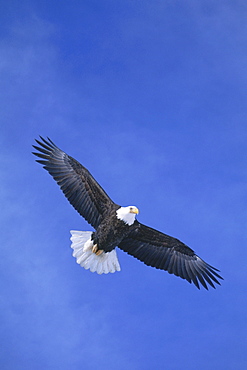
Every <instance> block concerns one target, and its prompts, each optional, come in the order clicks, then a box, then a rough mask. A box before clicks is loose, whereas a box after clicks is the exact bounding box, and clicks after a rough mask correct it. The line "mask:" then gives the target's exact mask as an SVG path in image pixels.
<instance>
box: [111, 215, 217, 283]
mask: <svg viewBox="0 0 247 370" xmlns="http://www.w3.org/2000/svg"><path fill="white" fill-rule="evenodd" d="M118 247H119V248H120V249H122V250H123V251H125V252H127V253H129V254H130V255H132V256H134V257H136V258H138V259H139V260H140V261H142V262H144V263H145V264H146V265H148V266H152V267H156V268H157V269H161V270H166V271H168V272H169V274H174V275H176V276H180V277H181V278H182V279H186V280H187V281H188V282H189V283H191V282H193V283H194V284H195V286H196V287H197V288H198V289H200V285H199V283H201V285H202V286H203V287H204V288H205V289H208V287H207V283H208V284H209V285H211V286H212V287H213V288H215V286H214V283H217V284H219V285H220V283H219V281H218V280H217V278H219V279H222V277H221V276H220V275H219V274H217V272H216V271H219V270H217V269H215V268H214V267H212V266H210V265H208V264H207V263H206V262H204V261H203V260H202V259H201V258H200V257H198V256H197V255H196V254H195V253H194V251H193V250H192V249H190V248H189V247H187V246H186V245H185V244H184V243H182V242H180V241H179V240H178V239H175V238H173V237H171V236H169V235H166V234H163V233H161V232H159V231H157V230H154V229H152V228H150V227H148V226H145V225H142V224H141V223H139V222H138V221H136V228H135V229H134V230H133V231H132V232H131V233H130V234H129V235H128V237H127V238H125V239H124V240H123V241H122V242H121V243H120V244H119V245H118ZM213 282H214V283H213Z"/></svg>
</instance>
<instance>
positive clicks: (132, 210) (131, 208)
mask: <svg viewBox="0 0 247 370" xmlns="http://www.w3.org/2000/svg"><path fill="white" fill-rule="evenodd" d="M130 213H135V214H136V215H138V213H139V209H138V208H137V207H130Z"/></svg>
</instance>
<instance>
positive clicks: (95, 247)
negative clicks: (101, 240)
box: [92, 244, 98, 254]
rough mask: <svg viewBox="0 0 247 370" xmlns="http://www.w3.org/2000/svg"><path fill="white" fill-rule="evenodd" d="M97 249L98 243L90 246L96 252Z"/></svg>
mask: <svg viewBox="0 0 247 370" xmlns="http://www.w3.org/2000/svg"><path fill="white" fill-rule="evenodd" d="M97 251H98V245H97V244H94V245H93V248H92V252H93V253H95V254H96V253H97Z"/></svg>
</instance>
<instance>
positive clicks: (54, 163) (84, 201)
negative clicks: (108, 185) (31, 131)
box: [33, 137, 115, 228]
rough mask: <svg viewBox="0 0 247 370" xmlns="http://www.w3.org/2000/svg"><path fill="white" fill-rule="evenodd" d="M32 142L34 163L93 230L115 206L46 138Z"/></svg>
mask: <svg viewBox="0 0 247 370" xmlns="http://www.w3.org/2000/svg"><path fill="white" fill-rule="evenodd" d="M40 138H41V140H36V142H37V144H38V145H39V146H37V145H33V147H34V149H36V150H37V152H35V153H33V154H35V155H36V156H37V157H38V158H41V159H37V162H38V163H40V164H42V165H43V167H44V168H45V169H46V170H47V171H48V172H49V173H50V175H51V176H52V177H53V178H54V180H55V181H56V182H57V183H58V185H59V186H60V188H61V190H62V191H63V193H64V195H65V196H66V198H67V199H68V200H69V202H70V203H71V205H72V206H73V207H74V208H75V209H76V210H77V211H78V212H79V214H80V215H81V216H82V217H84V218H85V219H86V220H87V221H88V222H89V223H90V224H91V225H92V226H93V227H94V228H97V227H98V225H99V224H100V222H101V219H102V216H103V215H104V213H105V212H107V211H108V210H109V208H111V207H112V206H113V205H115V203H114V202H113V201H112V200H111V199H110V198H109V196H108V195H107V194H106V192H105V191H104V190H103V189H102V187H101V186H100V185H99V184H98V183H97V181H96V180H95V179H94V178H93V176H92V175H91V174H90V172H89V171H88V170H87V169H86V168H85V167H83V166H82V165H81V164H80V163H79V162H77V161H76V160H75V159H74V158H72V157H70V156H69V155H67V154H66V153H65V152H63V151H62V150H61V149H59V148H58V147H57V146H56V145H55V144H54V143H53V142H52V141H51V140H50V139H47V140H46V139H44V138H42V137H40Z"/></svg>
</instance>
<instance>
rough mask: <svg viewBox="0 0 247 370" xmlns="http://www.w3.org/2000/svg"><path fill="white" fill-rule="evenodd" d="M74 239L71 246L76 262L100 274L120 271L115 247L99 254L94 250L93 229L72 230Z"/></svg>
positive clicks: (72, 238)
mask: <svg viewBox="0 0 247 370" xmlns="http://www.w3.org/2000/svg"><path fill="white" fill-rule="evenodd" d="M70 233H71V235H72V236H71V238H70V240H71V241H72V244H71V248H72V249H73V250H74V251H73V256H74V257H75V258H76V262H77V263H78V264H79V265H81V266H82V267H84V268H85V269H86V270H88V269H89V270H90V271H91V272H97V273H98V274H108V273H109V272H112V273H113V272H115V271H120V270H121V269H120V265H119V262H118V258H117V253H116V251H115V249H113V250H112V251H111V252H107V253H105V252H103V253H102V254H100V255H99V256H97V255H96V254H95V253H93V252H92V248H93V241H92V240H91V235H92V232H91V231H76V230H71V231H70Z"/></svg>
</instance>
